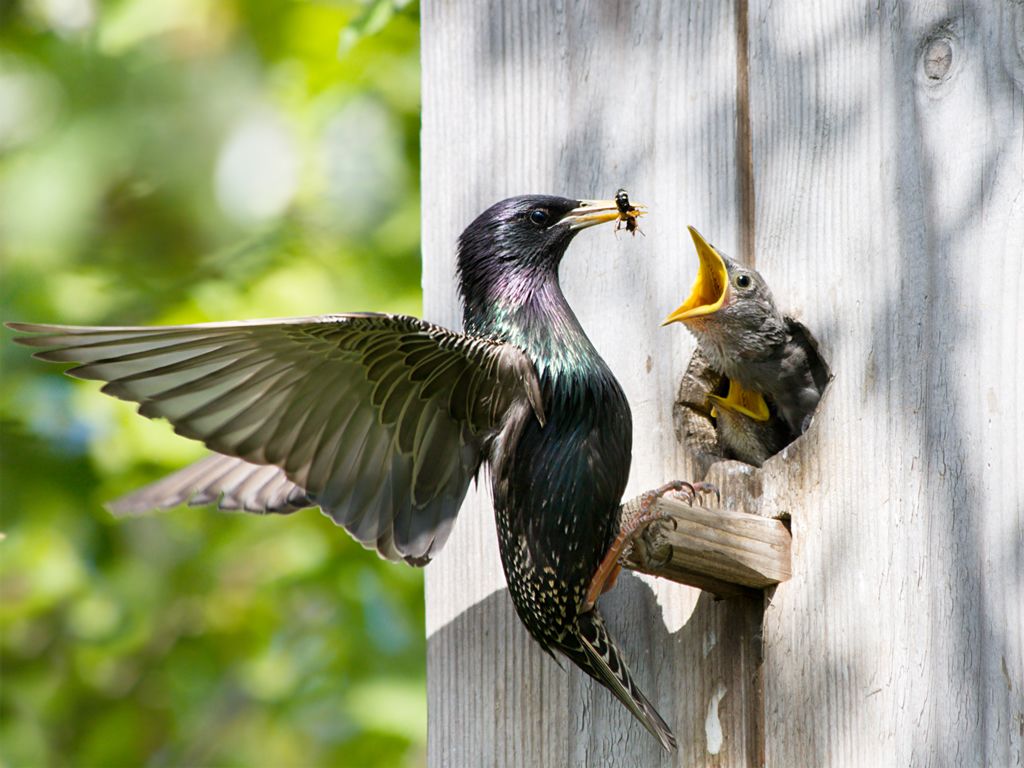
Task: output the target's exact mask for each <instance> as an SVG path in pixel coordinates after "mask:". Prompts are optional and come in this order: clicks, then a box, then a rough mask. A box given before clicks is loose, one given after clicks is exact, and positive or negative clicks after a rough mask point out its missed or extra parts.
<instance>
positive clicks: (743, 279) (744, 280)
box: [733, 273, 750, 288]
mask: <svg viewBox="0 0 1024 768" xmlns="http://www.w3.org/2000/svg"><path fill="white" fill-rule="evenodd" d="M733 282H734V283H736V287H737V288H749V287H750V275H744V274H742V273H741V274H739V275H736V279H735V280H733Z"/></svg>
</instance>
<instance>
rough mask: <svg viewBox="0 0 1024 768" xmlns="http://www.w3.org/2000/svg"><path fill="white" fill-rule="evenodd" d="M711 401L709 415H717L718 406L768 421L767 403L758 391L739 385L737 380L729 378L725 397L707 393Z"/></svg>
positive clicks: (754, 418) (757, 419)
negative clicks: (727, 392)
mask: <svg viewBox="0 0 1024 768" xmlns="http://www.w3.org/2000/svg"><path fill="white" fill-rule="evenodd" d="M708 400H710V401H711V404H712V407H711V415H712V416H718V413H717V412H716V411H717V409H719V408H724V409H725V410H727V411H732V412H733V413H739V414H742V415H743V416H747V417H749V418H751V419H753V420H754V421H768V418H769V413H768V403H766V402H765V400H764V398H763V397H762V396H761V394H760V393H759V392H755V391H754V390H752V389H747V388H745V387H741V386H740V385H739V384H738V383H737V382H735V381H733V380H732V379H729V394H728V395H727V396H725V397H721V396H719V395H708Z"/></svg>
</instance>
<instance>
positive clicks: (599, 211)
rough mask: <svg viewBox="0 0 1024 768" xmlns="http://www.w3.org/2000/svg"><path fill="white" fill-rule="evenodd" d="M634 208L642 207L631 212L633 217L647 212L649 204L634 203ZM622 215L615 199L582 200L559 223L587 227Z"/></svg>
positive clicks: (570, 226)
mask: <svg viewBox="0 0 1024 768" xmlns="http://www.w3.org/2000/svg"><path fill="white" fill-rule="evenodd" d="M633 208H636V209H642V210H637V211H635V212H634V213H631V214H629V215H631V216H633V217H636V216H643V215H644V214H645V213H647V206H644V205H634V206H633ZM622 215H623V214H621V213H620V212H619V206H618V203H616V202H615V201H614V200H580V204H579V206H578V207H576V208H574V209H572V210H571V211H569V212H568V213H567V214H565V216H563V217H562V218H561V219H559V221H558V223H559V224H566V225H568V227H569V229H586V228H587V227H592V226H594V225H595V224H604V223H605V222H606V221H615V220H616V219H618V218H621V217H622Z"/></svg>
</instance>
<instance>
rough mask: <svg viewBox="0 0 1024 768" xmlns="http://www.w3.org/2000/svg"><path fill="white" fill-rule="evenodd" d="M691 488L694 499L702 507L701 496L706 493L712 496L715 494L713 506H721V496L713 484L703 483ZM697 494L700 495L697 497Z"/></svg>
mask: <svg viewBox="0 0 1024 768" xmlns="http://www.w3.org/2000/svg"><path fill="white" fill-rule="evenodd" d="M691 487H692V488H693V490H694V491H695V498H696V501H697V503H698V504H700V505H701V506H702V507H703V506H704V496H703V494H706V493H713V494H715V505H716V506H721V505H722V494H721V492H720V491H719V490H718V486H717V485H715V484H714V483H703V482H702V483H694V484H693V485H692V486H691ZM697 494H700V495H697ZM691 503H692V502H691Z"/></svg>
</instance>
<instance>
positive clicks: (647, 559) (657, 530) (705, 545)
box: [619, 497, 792, 597]
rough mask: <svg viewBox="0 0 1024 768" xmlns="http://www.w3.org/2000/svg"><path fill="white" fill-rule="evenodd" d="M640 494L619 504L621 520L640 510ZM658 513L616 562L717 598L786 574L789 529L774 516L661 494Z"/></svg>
mask: <svg viewBox="0 0 1024 768" xmlns="http://www.w3.org/2000/svg"><path fill="white" fill-rule="evenodd" d="M640 507H641V498H640V497H637V498H635V499H630V500H629V501H628V502H626V503H625V504H624V505H623V521H624V523H626V522H628V521H631V520H635V519H636V517H637V516H638V515H639V514H640ZM651 512H652V513H653V514H655V515H658V516H659V517H660V516H663V517H660V519H656V520H655V521H654V522H651V523H648V524H647V525H646V526H644V527H643V528H641V529H640V530H638V531H637V532H636V534H635V535H634V537H633V542H632V543H631V544H627V546H626V548H625V549H624V550H623V553H622V556H621V557H620V558H619V561H620V562H621V564H622V565H623V567H625V568H629V569H632V570H638V571H641V572H643V573H649V574H650V575H652V576H658V577H660V578H663V579H669V580H670V581H675V582H678V583H680V584H689V585H690V586H694V587H698V588H700V589H705V590H707V591H709V592H712V593H713V594H715V595H717V596H718V597H731V596H737V595H746V596H748V597H755V595H754V594H753V593H754V590H759V589H766V588H768V587H771V586H775V585H776V584H779V583H780V582H783V581H786V580H788V579H789V578H790V577H791V576H792V571H791V569H790V544H791V542H792V537H791V536H790V533H789V530H787V528H786V526H785V525H784V524H783V523H782V522H781V521H779V520H774V519H772V518H768V517H761V516H760V515H752V514H748V513H746V512H733V511H731V510H727V509H709V508H706V507H702V506H693V505H691V504H687V503H685V502H683V501H680V500H678V499H673V498H670V497H662V498H660V499H658V500H657V501H656V502H655V503H654V504H653V505H652V509H651Z"/></svg>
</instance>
